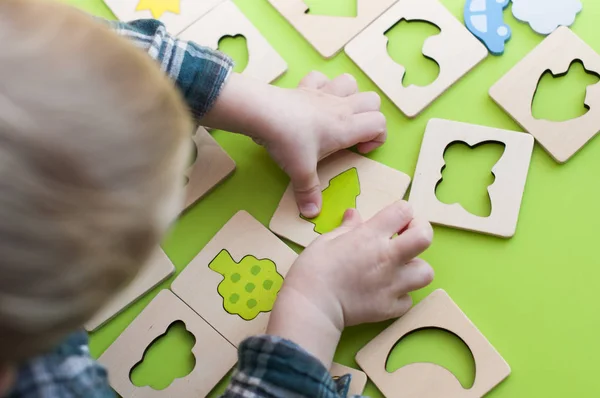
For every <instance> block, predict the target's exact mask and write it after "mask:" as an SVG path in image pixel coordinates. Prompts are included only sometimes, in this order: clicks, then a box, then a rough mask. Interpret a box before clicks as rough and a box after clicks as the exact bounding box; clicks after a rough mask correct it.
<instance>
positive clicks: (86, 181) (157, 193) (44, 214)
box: [0, 0, 193, 365]
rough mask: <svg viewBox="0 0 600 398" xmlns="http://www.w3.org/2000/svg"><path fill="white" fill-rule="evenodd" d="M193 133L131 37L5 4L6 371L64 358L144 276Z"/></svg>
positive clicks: (1, 157) (0, 306) (0, 251)
mask: <svg viewBox="0 0 600 398" xmlns="http://www.w3.org/2000/svg"><path fill="white" fill-rule="evenodd" d="M192 128H193V126H192V122H191V119H190V117H189V115H188V111H187V109H186V107H185V105H184V103H183V101H182V99H181V98H180V96H179V95H178V93H177V91H176V90H175V88H174V85H173V83H171V82H169V81H168V79H167V78H166V77H165V76H163V74H162V72H160V70H159V68H158V67H157V66H155V65H154V62H153V61H152V60H151V59H150V58H149V57H148V56H147V55H146V54H143V53H142V52H141V51H140V50H138V49H136V48H134V46H133V45H131V44H130V43H128V42H127V41H126V40H125V39H122V38H119V37H117V36H116V35H115V34H113V33H112V32H110V31H109V29H108V28H106V27H105V26H103V25H102V24H101V23H99V22H97V21H94V20H93V19H92V18H91V17H89V16H87V15H85V14H83V13H81V12H79V11H77V10H74V9H71V8H69V7H67V6H64V5H61V4H58V3H55V2H51V1H48V0H0V365H2V364H3V363H5V364H6V363H14V362H16V361H20V360H23V359H25V358H28V357H30V356H32V355H36V354H38V353H40V352H42V351H44V350H47V349H49V348H51V347H52V346H53V345H54V344H56V343H57V342H59V341H60V340H61V339H62V338H64V337H65V335H66V334H67V333H69V332H70V331H72V330H74V329H76V328H78V327H81V325H82V324H83V323H84V322H85V321H86V320H88V319H89V318H90V317H91V316H92V315H93V314H94V312H95V311H97V310H98V309H99V308H100V307H101V306H102V305H103V304H104V303H105V302H106V300H107V299H108V298H109V297H110V296H111V295H112V294H114V292H115V291H116V290H117V289H119V288H120V287H122V286H123V285H124V284H125V283H126V282H127V281H128V280H130V279H131V278H132V277H133V276H134V275H135V274H136V272H137V271H138V269H139V267H140V266H141V265H142V264H143V262H144V261H145V260H146V258H147V257H148V255H149V254H150V252H151V251H152V249H153V248H155V247H156V244H157V243H158V241H159V239H160V236H161V234H162V233H163V232H164V229H166V226H167V225H166V224H167V223H168V221H169V216H168V215H165V214H164V212H162V211H161V210H162V209H163V208H164V206H165V203H166V201H167V200H173V195H174V192H176V191H177V189H178V187H179V186H181V185H183V170H184V168H185V163H186V162H187V160H188V159H185V157H186V156H184V154H185V153H184V152H183V151H184V150H188V149H189V148H188V147H187V146H186V145H185V144H184V143H188V145H189V141H190V140H189V139H188V138H186V137H189V134H190V133H191V131H192ZM171 216H173V215H171Z"/></svg>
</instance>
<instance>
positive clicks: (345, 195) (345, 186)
mask: <svg viewBox="0 0 600 398" xmlns="http://www.w3.org/2000/svg"><path fill="white" fill-rule="evenodd" d="M358 195H360V182H359V179H358V170H356V167H353V168H351V169H348V170H346V171H344V172H343V173H341V174H339V175H337V176H335V177H333V178H332V179H331V181H329V186H328V187H327V188H325V189H324V190H323V207H322V209H321V213H320V214H319V215H318V216H317V217H315V218H312V219H308V218H305V217H304V216H301V217H302V218H303V219H304V220H307V221H310V222H311V223H313V224H314V225H315V232H317V233H319V234H326V233H328V232H331V231H333V230H334V229H336V228H337V227H339V226H340V224H341V223H342V219H343V217H344V213H345V212H346V210H348V209H356V198H357V197H358Z"/></svg>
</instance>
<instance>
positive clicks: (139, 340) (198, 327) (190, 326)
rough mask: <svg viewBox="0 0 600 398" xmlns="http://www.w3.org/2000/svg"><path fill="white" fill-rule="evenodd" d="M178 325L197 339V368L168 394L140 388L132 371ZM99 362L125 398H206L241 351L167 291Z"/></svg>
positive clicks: (149, 306) (194, 350)
mask: <svg viewBox="0 0 600 398" xmlns="http://www.w3.org/2000/svg"><path fill="white" fill-rule="evenodd" d="M177 321H181V322H183V323H184V324H185V327H186V329H187V330H188V331H189V332H190V333H192V334H193V335H194V337H195V338H196V344H195V345H194V347H193V348H192V353H193V354H194V356H195V358H196V366H195V367H194V369H193V370H192V372H191V373H190V374H189V375H187V376H185V377H183V378H180V379H176V380H175V381H173V383H171V385H169V386H168V387H167V388H165V389H164V390H160V391H158V390H154V389H152V388H150V387H148V386H145V387H136V386H135V385H134V384H133V383H132V382H131V380H130V371H131V369H132V368H133V367H134V366H135V365H136V364H138V363H139V362H140V361H141V360H142V358H143V357H144V352H145V351H146V349H147V347H148V346H150V345H151V344H152V342H154V340H156V339H157V338H158V337H160V336H161V335H163V334H164V333H165V332H166V331H167V329H168V328H169V326H170V325H172V324H173V323H174V322H177ZM98 361H99V362H100V364H102V365H103V366H105V367H106V368H107V369H108V378H109V382H110V385H111V386H112V387H113V388H114V390H115V391H116V392H117V393H118V394H119V395H121V396H122V397H124V398H160V397H177V398H187V397H190V398H191V397H204V396H206V395H207V394H208V393H209V392H210V391H211V390H212V389H213V388H214V387H215V385H216V384H217V383H218V382H219V381H220V380H221V379H222V378H223V377H224V376H225V374H227V372H229V370H230V369H231V368H233V366H234V365H235V363H236V362H237V350H236V349H235V347H233V346H232V345H231V344H229V342H227V340H225V339H224V338H223V337H222V336H221V335H220V334H219V333H217V332H216V331H215V330H214V329H213V328H212V327H211V326H210V325H209V324H208V323H206V322H205V321H204V320H203V319H202V318H201V317H199V316H198V315H197V314H196V313H195V312H194V311H192V310H191V309H190V308H189V307H188V306H187V305H186V304H185V303H183V302H182V301H181V300H179V299H178V298H177V297H176V296H175V295H174V294H173V293H171V292H170V291H169V290H163V291H161V292H160V293H159V294H158V296H156V298H155V299H154V300H152V302H151V303H150V304H148V307H146V308H145V309H144V311H142V313H141V314H140V315H139V316H138V317H137V318H136V319H135V320H134V321H133V323H132V324H131V325H129V327H127V329H125V331H124V332H123V333H122V334H121V335H120V336H119V337H118V338H117V340H116V341H115V342H114V343H113V344H112V345H111V346H110V347H109V348H108V349H107V350H106V352H104V354H102V356H101V357H100V359H98Z"/></svg>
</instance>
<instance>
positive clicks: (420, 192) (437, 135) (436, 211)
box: [409, 119, 533, 238]
mask: <svg viewBox="0 0 600 398" xmlns="http://www.w3.org/2000/svg"><path fill="white" fill-rule="evenodd" d="M456 142H464V143H466V144H467V145H469V146H471V147H473V146H475V145H478V144H481V143H485V142H500V143H504V144H505V149H504V153H503V154H502V157H501V158H500V160H498V162H497V163H496V164H495V165H494V167H493V168H492V174H494V176H495V180H494V182H493V183H492V185H490V186H489V187H488V188H487V191H488V193H489V196H490V200H491V204H492V212H491V214H490V216H489V217H480V216H476V215H474V214H471V213H469V212H468V211H466V210H465V209H464V208H463V207H462V206H461V205H460V204H458V203H454V204H446V203H442V202H441V201H440V200H439V199H438V198H437V197H436V194H435V190H436V187H437V184H438V182H439V181H441V179H442V169H443V167H444V165H445V160H444V152H445V150H446V148H447V147H448V146H449V145H451V144H452V143H456ZM532 151H533V137H531V136H530V135H529V134H524V133H519V132H516V131H508V130H501V129H494V128H491V127H484V126H477V125H473V124H467V123H459V122H452V121H449V120H442V119H431V120H430V121H429V123H428V124H427V129H426V131H425V137H424V138H423V145H422V146H421V153H420V154H419V161H418V163H417V170H416V171H415V179H414V181H413V185H412V188H411V192H410V200H409V202H410V203H411V204H412V205H413V209H414V211H415V214H417V215H420V216H422V217H424V218H426V219H427V220H429V221H430V222H432V223H435V224H441V225H446V226H449V227H455V228H461V229H466V230H470V231H477V232H483V233H488V234H491V235H497V236H501V237H505V238H509V237H511V236H513V235H514V234H515V231H516V229H517V220H518V218H519V210H520V209H521V200H522V198H523V191H524V190H525V182H526V181H527V174H528V172H529V163H530V161H531V152H532Z"/></svg>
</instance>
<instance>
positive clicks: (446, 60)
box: [346, 0, 488, 117]
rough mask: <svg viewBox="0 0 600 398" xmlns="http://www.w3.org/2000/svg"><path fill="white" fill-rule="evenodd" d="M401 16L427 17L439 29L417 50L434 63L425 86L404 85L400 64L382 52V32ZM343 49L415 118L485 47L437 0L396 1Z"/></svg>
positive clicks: (384, 45) (478, 59)
mask: <svg viewBox="0 0 600 398" xmlns="http://www.w3.org/2000/svg"><path fill="white" fill-rule="evenodd" d="M402 20H407V21H426V22H430V23H432V24H434V25H436V26H437V27H438V28H440V30H441V33H440V34H439V35H436V36H432V37H430V38H428V39H427V40H426V41H425V44H424V45H423V55H425V56H426V57H428V58H431V59H432V60H434V61H435V62H437V63H438V65H439V66H440V73H439V76H438V77H437V79H436V80H435V81H434V82H433V83H431V84H430V85H428V86H424V87H420V86H415V85H410V86H408V87H404V86H403V84H402V80H403V78H404V74H405V73H406V69H405V68H404V66H402V65H400V64H397V63H396V62H395V61H394V60H393V59H392V58H391V57H390V56H389V54H388V51H387V44H388V39H387V37H386V36H385V32H387V31H388V30H389V29H390V28H392V27H393V26H394V25H396V24H397V23H398V22H400V21H402ZM346 53H347V54H348V56H349V57H350V58H351V59H352V60H353V61H354V62H355V63H356V64H357V65H358V66H359V67H360V68H361V69H362V70H363V71H364V72H365V73H366V74H367V76H369V77H370V78H371V80H373V82H375V84H377V86H379V88H380V89H381V90H382V91H383V92H384V93H385V94H386V95H387V96H388V97H389V98H390V99H391V100H392V102H394V104H396V106H397V107H398V108H399V109H400V110H401V111H402V112H404V114H405V115H406V116H408V117H415V116H416V115H418V114H419V113H420V112H421V111H422V110H423V109H425V108H426V107H427V106H428V105H429V104H431V103H432V102H433V101H434V100H435V99H436V98H438V97H439V96H440V95H442V93H444V92H445V91H446V90H447V89H448V88H449V87H450V86H452V85H453V84H454V83H456V82H457V81H458V80H459V79H460V78H461V77H462V76H464V75H465V74H467V73H468V72H469V71H470V70H471V69H473V68H474V67H475V66H476V65H477V64H479V63H480V62H481V61H482V60H483V59H485V57H487V55H488V50H487V48H486V47H485V46H484V45H483V44H482V43H481V42H480V41H479V40H477V39H476V38H475V37H474V36H473V35H472V34H471V33H470V32H469V31H468V30H467V28H465V27H464V26H463V24H462V23H460V22H459V21H458V20H457V19H456V18H455V17H454V16H453V15H452V14H451V13H450V12H449V11H448V10H447V9H446V8H445V7H444V6H443V5H442V4H441V3H440V2H439V1H438V0H402V1H399V2H398V3H396V4H395V5H393V6H392V7H391V8H390V9H389V10H388V11H387V12H386V13H385V14H383V15H382V16H381V17H380V18H379V19H377V20H376V21H375V22H373V24H371V25H370V26H369V27H368V28H366V29H365V30H364V31H363V32H362V33H360V34H359V35H358V36H357V37H356V38H355V39H353V40H352V41H351V42H350V43H349V44H348V45H347V46H346Z"/></svg>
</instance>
